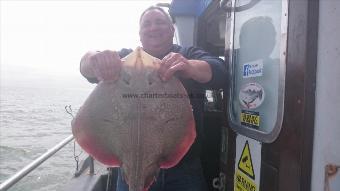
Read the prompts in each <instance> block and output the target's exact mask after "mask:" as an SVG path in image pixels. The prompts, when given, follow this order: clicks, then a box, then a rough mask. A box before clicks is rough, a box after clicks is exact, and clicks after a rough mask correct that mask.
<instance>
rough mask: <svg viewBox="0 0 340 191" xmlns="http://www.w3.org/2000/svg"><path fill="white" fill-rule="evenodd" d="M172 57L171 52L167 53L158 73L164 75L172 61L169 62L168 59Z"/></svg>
mask: <svg viewBox="0 0 340 191" xmlns="http://www.w3.org/2000/svg"><path fill="white" fill-rule="evenodd" d="M171 57H172V53H169V54H168V55H166V56H165V57H164V58H163V59H162V60H161V62H160V67H159V69H158V73H159V75H160V76H163V75H164V73H165V72H166V71H167V70H168V68H170V66H171V62H169V61H168V60H169V59H170V58H171Z"/></svg>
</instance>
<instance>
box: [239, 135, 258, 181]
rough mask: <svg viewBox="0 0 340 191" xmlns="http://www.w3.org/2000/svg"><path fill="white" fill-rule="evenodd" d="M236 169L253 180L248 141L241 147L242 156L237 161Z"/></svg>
mask: <svg viewBox="0 0 340 191" xmlns="http://www.w3.org/2000/svg"><path fill="white" fill-rule="evenodd" d="M238 169H240V170H241V171H242V172H243V173H244V174H246V175H248V176H249V177H250V178H252V179H253V180H255V175H254V167H253V162H252V159H251V154H250V150H249V143H248V141H246V144H245V145H244V147H243V151H242V155H241V157H240V160H239V161H238Z"/></svg>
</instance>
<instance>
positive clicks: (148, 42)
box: [139, 9, 174, 53]
mask: <svg viewBox="0 0 340 191" xmlns="http://www.w3.org/2000/svg"><path fill="white" fill-rule="evenodd" d="M139 36H140V41H141V42H142V45H143V48H144V49H146V50H148V51H151V52H150V53H152V52H153V51H156V52H157V51H160V50H162V49H164V48H166V47H169V46H171V45H172V40H173V37H174V27H173V25H172V23H171V22H170V21H169V19H168V18H167V16H166V15H164V13H162V12H161V11H159V10H157V9H152V10H149V11H147V12H146V13H145V14H144V15H143V17H142V19H141V21H140V28H139Z"/></svg>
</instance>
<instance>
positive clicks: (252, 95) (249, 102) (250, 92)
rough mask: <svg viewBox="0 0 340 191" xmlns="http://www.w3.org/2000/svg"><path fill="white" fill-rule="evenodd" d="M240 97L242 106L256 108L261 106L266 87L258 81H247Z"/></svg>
mask: <svg viewBox="0 0 340 191" xmlns="http://www.w3.org/2000/svg"><path fill="white" fill-rule="evenodd" d="M238 98H239V100H240V103H241V105H242V107H244V108H247V109H255V108H257V107H259V106H260V105H261V104H262V102H263V100H264V89H263V87H262V86H261V85H260V84H258V83H255V82H253V83H247V84H245V85H243V86H242V88H241V90H240V93H239V96H238Z"/></svg>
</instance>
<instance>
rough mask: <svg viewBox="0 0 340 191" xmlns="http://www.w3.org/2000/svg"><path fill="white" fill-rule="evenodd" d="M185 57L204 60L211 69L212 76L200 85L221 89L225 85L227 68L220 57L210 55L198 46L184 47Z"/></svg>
mask: <svg viewBox="0 0 340 191" xmlns="http://www.w3.org/2000/svg"><path fill="white" fill-rule="evenodd" d="M183 56H185V57H186V58H187V59H192V60H203V61H206V62H207V63H208V64H209V65H210V67H211V71H212V78H211V80H210V81H209V82H207V83H203V84H202V85H203V86H204V87H205V88H207V89H221V88H225V87H226V85H227V69H226V65H225V64H224V61H223V60H222V59H221V58H218V57H216V56H212V55H211V54H210V53H208V52H206V51H204V50H203V49H201V48H198V47H189V48H185V50H184V54H183Z"/></svg>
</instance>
